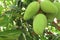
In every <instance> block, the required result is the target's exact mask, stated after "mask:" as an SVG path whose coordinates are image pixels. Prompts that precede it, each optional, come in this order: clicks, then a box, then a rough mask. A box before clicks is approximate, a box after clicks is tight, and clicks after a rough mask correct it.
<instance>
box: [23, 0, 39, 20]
mask: <svg viewBox="0 0 60 40" xmlns="http://www.w3.org/2000/svg"><path fill="white" fill-rule="evenodd" d="M38 10H39V3H38V2H37V1H34V2H32V3H30V4H29V5H28V7H27V9H26V11H25V14H24V17H23V18H24V20H29V19H31V18H32V17H33V16H34V15H35V14H36V13H37V12H38Z"/></svg>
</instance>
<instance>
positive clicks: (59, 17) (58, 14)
mask: <svg viewBox="0 0 60 40" xmlns="http://www.w3.org/2000/svg"><path fill="white" fill-rule="evenodd" d="M54 4H55V5H56V7H57V8H58V13H57V15H56V18H57V19H58V20H60V3H59V2H54Z"/></svg>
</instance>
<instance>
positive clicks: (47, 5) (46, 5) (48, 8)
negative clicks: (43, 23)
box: [40, 0, 58, 14]
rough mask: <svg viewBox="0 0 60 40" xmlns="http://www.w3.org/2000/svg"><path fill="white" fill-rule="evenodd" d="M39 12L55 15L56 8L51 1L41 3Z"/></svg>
mask: <svg viewBox="0 0 60 40" xmlns="http://www.w3.org/2000/svg"><path fill="white" fill-rule="evenodd" d="M40 4H41V10H42V11H43V12H45V13H48V14H57V12H58V8H57V7H56V6H55V5H54V4H53V3H52V2H51V1H47V0H45V1H41V2H40Z"/></svg>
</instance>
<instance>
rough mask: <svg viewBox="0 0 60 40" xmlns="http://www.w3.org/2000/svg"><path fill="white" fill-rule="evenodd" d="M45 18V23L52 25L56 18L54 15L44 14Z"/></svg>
mask: <svg viewBox="0 0 60 40" xmlns="http://www.w3.org/2000/svg"><path fill="white" fill-rule="evenodd" d="M46 17H47V21H48V22H49V23H52V22H53V21H54V18H55V17H56V15H54V14H46Z"/></svg>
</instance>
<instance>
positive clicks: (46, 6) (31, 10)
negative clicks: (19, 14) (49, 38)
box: [23, 0, 60, 35]
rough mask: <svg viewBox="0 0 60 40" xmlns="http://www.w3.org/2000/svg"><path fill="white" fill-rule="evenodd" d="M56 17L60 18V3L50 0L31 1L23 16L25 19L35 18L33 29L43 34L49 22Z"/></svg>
mask: <svg viewBox="0 0 60 40" xmlns="http://www.w3.org/2000/svg"><path fill="white" fill-rule="evenodd" d="M55 17H56V18H57V19H59V20H60V3H59V2H51V1H50V0H40V2H38V1H33V2H31V3H30V4H29V5H28V7H27V9H26V11H25V14H24V16H23V18H24V20H29V19H33V30H34V32H35V33H36V34H38V35H41V34H43V32H44V29H45V27H47V23H48V22H52V21H53V19H54V18H55Z"/></svg>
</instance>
